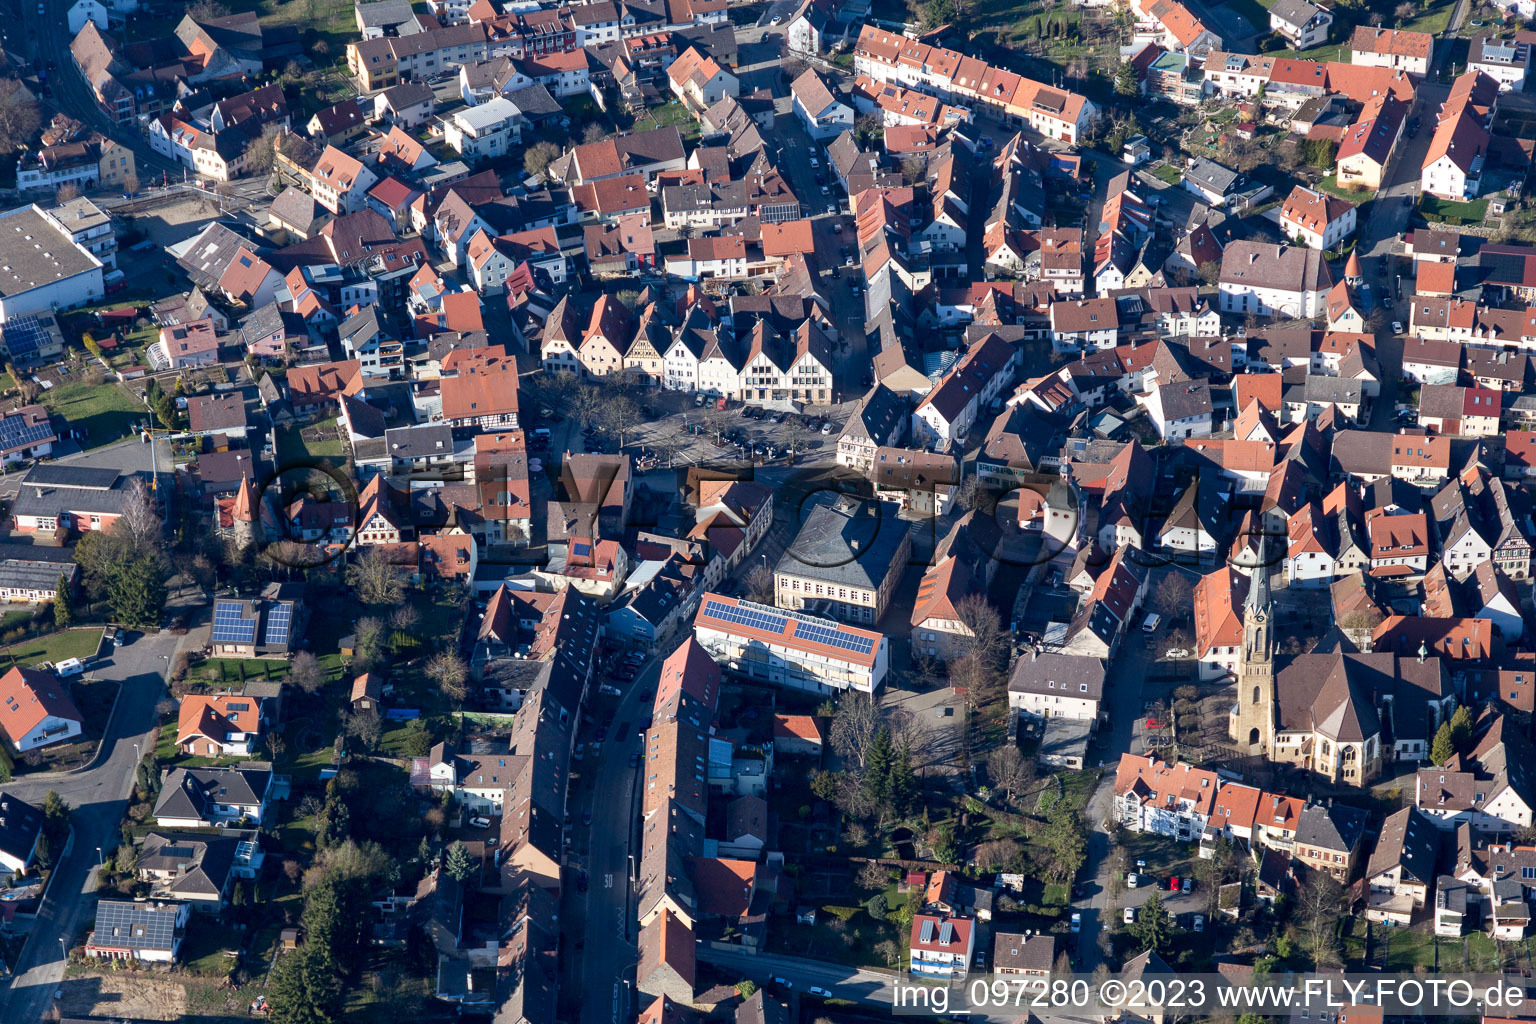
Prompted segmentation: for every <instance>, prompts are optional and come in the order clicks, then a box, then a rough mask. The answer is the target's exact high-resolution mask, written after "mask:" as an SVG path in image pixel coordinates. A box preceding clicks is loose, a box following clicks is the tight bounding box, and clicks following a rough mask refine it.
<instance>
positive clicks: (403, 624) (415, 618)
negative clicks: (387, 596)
mask: <svg viewBox="0 0 1536 1024" xmlns="http://www.w3.org/2000/svg"><path fill="white" fill-rule="evenodd" d="M420 621H421V613H420V612H418V611H417V610H416V606H415V605H413V604H403V605H401V606H400V607H398V608H396V609H395V610H394V611H392V612H390V613H389V628H390V629H394V630H399V631H400V632H410V630H411V627H413V626H415V625H416V623H418V622H420Z"/></svg>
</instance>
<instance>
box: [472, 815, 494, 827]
mask: <svg viewBox="0 0 1536 1024" xmlns="http://www.w3.org/2000/svg"><path fill="white" fill-rule="evenodd" d="M469 824H470V827H471V828H490V827H491V819H490V818H486V817H482V816H481V815H476V816H475V817H473V818H470V819H469Z"/></svg>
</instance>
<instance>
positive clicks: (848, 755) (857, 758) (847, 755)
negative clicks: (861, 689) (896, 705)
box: [829, 690, 880, 771]
mask: <svg viewBox="0 0 1536 1024" xmlns="http://www.w3.org/2000/svg"><path fill="white" fill-rule="evenodd" d="M879 731H880V708H879V706H878V705H877V704H876V703H875V699H874V698H873V697H872V696H870V695H869V694H867V693H856V692H854V691H851V690H850V691H849V692H847V693H845V694H843V699H842V700H840V701H838V703H837V715H836V716H835V717H833V719H832V732H831V735H830V737H829V738H830V739H831V741H832V749H833V750H834V751H836V752H837V755H838V756H839V757H841V758H843V759H844V760H845V761H850V762H852V763H854V764H856V765H857V766H858V768H859V770H860V771H862V770H863V769H864V759H865V758H866V757H867V756H868V755H869V748H870V745H871V744H873V743H874V742H875V734H876V733H878V732H879Z"/></svg>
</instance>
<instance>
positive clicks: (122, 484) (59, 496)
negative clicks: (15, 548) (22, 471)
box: [11, 463, 147, 517]
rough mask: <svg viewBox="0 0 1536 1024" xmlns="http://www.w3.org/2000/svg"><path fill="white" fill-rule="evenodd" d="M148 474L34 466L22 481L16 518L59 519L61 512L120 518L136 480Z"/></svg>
mask: <svg viewBox="0 0 1536 1024" xmlns="http://www.w3.org/2000/svg"><path fill="white" fill-rule="evenodd" d="M140 478H144V479H146V480H147V474H143V473H134V474H128V475H124V474H122V473H119V472H118V471H117V470H115V469H93V468H88V467H84V466H72V465H66V464H61V463H51V464H48V465H42V466H34V467H33V468H32V470H31V472H29V473H28V474H27V475H26V477H25V478H24V479H23V480H22V481H21V488H20V490H19V491H17V493H16V500H15V502H14V503H13V504H12V506H11V511H12V514H13V515H23V516H44V517H47V516H57V515H58V514H59V513H60V512H65V511H68V512H85V513H95V514H107V515H120V514H121V513H122V511H123V507H124V505H125V504H127V501H128V497H129V495H130V494H131V493H132V484H133V481H134V480H137V479H140Z"/></svg>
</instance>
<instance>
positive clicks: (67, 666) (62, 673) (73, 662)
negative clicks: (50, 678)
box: [53, 658, 85, 679]
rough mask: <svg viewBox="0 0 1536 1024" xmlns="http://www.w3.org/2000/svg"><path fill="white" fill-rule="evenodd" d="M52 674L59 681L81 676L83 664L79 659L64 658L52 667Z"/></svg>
mask: <svg viewBox="0 0 1536 1024" xmlns="http://www.w3.org/2000/svg"><path fill="white" fill-rule="evenodd" d="M53 672H54V675H56V676H58V677H59V678H60V679H68V678H70V677H71V676H78V675H81V674H83V673H84V672H85V664H84V663H83V662H82V661H81V660H80V659H79V658H65V659H64V660H63V661H61V662H59V663H58V664H57V665H55V666H53Z"/></svg>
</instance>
